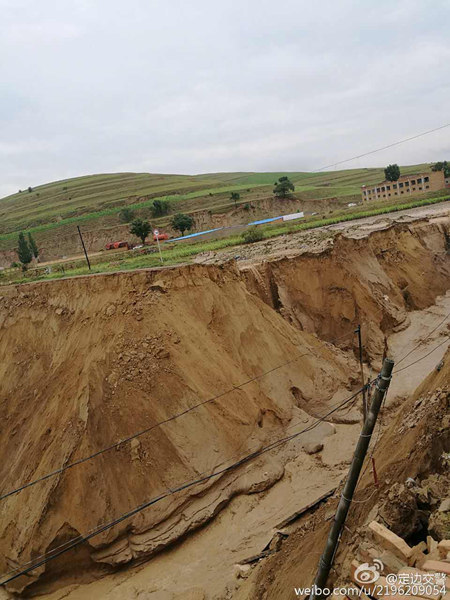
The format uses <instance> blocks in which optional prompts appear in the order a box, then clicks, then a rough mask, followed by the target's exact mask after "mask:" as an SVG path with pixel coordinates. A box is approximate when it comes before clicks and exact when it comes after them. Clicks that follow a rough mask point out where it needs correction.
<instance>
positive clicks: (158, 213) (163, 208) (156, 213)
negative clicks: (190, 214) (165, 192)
mask: <svg viewBox="0 0 450 600" xmlns="http://www.w3.org/2000/svg"><path fill="white" fill-rule="evenodd" d="M169 210H170V204H169V202H168V201H167V200H159V199H158V200H153V206H152V207H151V208H150V212H151V214H152V217H155V218H156V217H163V216H164V215H167V214H168V212H169Z"/></svg>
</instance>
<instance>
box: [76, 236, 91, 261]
mask: <svg viewBox="0 0 450 600" xmlns="http://www.w3.org/2000/svg"><path fill="white" fill-rule="evenodd" d="M77 229H78V234H79V236H80V240H81V245H82V246H83V250H84V255H85V257H86V262H87V264H88V267H89V271H90V270H91V263H90V262H89V257H88V253H87V250H86V246H85V245H84V240H83V236H82V235H81V231H80V226H79V225H77Z"/></svg>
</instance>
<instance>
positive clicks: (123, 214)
mask: <svg viewBox="0 0 450 600" xmlns="http://www.w3.org/2000/svg"><path fill="white" fill-rule="evenodd" d="M133 219H134V211H133V210H131V208H122V210H121V211H120V212H119V221H120V222H121V223H130V221H132V220H133Z"/></svg>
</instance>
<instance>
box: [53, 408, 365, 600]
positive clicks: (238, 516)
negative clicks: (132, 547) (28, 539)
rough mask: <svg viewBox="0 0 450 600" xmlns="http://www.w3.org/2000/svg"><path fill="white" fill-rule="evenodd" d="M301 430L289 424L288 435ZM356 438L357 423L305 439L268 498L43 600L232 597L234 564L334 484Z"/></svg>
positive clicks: (293, 449) (237, 505) (251, 498)
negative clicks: (150, 556) (133, 563)
mask: <svg viewBox="0 0 450 600" xmlns="http://www.w3.org/2000/svg"><path fill="white" fill-rule="evenodd" d="M306 421H307V419H306ZM300 427H303V425H296V426H295V425H294V427H293V428H292V429H291V430H290V431H292V432H295V431H297V430H299V429H300ZM358 433H359V425H353V426H338V428H337V431H336V433H333V430H332V429H331V428H330V426H326V427H323V429H322V431H317V430H316V432H314V433H313V432H311V434H310V435H309V436H308V438H307V439H306V438H302V439H298V440H296V441H294V442H292V443H291V444H290V446H289V450H288V453H289V456H290V459H289V460H288V462H287V463H286V466H285V469H284V472H285V475H284V477H283V478H282V479H281V480H280V481H278V482H277V483H276V484H275V485H273V486H272V487H271V488H270V489H269V490H267V491H265V492H261V493H259V494H252V495H243V496H239V497H237V498H234V499H233V500H232V501H231V503H230V504H229V505H228V506H227V507H226V508H225V509H224V510H222V512H221V513H220V515H219V516H218V517H217V518H216V519H214V520H213V521H212V522H210V523H209V524H208V525H206V526H205V527H204V528H203V529H201V530H200V531H197V532H195V533H194V534H193V535H191V536H190V537H189V538H188V539H187V540H185V541H184V542H183V543H182V544H181V545H178V546H177V547H175V548H173V549H171V550H168V551H166V552H164V553H163V554H161V555H159V556H157V557H155V559H154V560H152V561H151V562H149V563H148V564H146V565H143V566H140V567H136V568H134V569H131V570H127V572H126V573H118V574H116V575H113V576H111V577H108V578H105V579H102V580H99V581H97V582H93V583H90V584H88V585H80V586H77V585H73V586H70V587H67V588H64V589H61V590H59V591H58V592H56V593H53V594H49V595H48V596H45V597H46V598H48V599H49V600H61V599H62V598H70V599H71V600H86V598H108V599H111V600H119V599H122V598H140V599H147V598H148V599H151V600H165V599H167V600H169V599H170V600H172V599H174V598H179V599H180V600H181V598H190V596H189V593H194V590H196V593H198V597H199V598H203V597H205V598H208V599H213V598H214V599H216V598H217V599H218V598H228V597H229V598H232V596H233V593H234V592H235V590H236V589H237V588H238V587H239V585H240V582H241V580H240V579H238V578H237V572H238V571H239V567H238V565H239V563H240V562H242V561H244V560H245V559H247V558H250V557H251V556H253V555H256V554H259V553H260V552H261V551H262V550H263V549H264V548H266V547H267V545H268V544H269V543H270V541H271V540H272V538H273V536H274V535H275V533H276V531H277V526H278V525H279V524H280V523H282V522H283V521H284V520H285V519H287V518H288V517H290V516H291V515H293V514H294V513H296V512H297V511H301V510H302V507H304V506H307V505H309V504H310V503H312V502H314V500H315V499H316V498H318V497H319V496H322V495H324V494H326V493H332V492H333V490H334V489H335V488H336V487H337V486H338V484H339V482H340V480H341V479H342V477H343V476H344V474H345V472H346V467H347V463H348V460H349V457H350V456H351V452H352V447H353V445H354V442H355V440H356V437H357V435H358ZM316 441H322V442H323V444H324V451H323V454H322V456H320V455H313V456H309V455H308V454H306V453H305V452H304V451H303V450H302V445H303V444H304V443H307V442H316ZM274 460H276V456H275V457H274ZM212 549H214V551H212ZM202 594H203V595H202Z"/></svg>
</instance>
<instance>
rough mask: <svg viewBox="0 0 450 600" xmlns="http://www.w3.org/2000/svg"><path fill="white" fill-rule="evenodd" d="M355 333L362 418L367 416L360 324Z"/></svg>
mask: <svg viewBox="0 0 450 600" xmlns="http://www.w3.org/2000/svg"><path fill="white" fill-rule="evenodd" d="M355 333H356V334H358V345H359V368H360V371H361V385H362V399H363V419H364V421H365V420H366V418H367V398H366V386H365V385H364V369H363V347H362V339H361V325H358V327H357V328H356V329H355Z"/></svg>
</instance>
